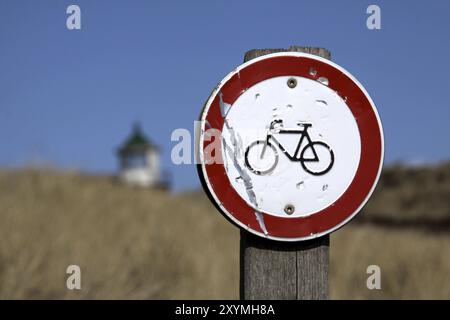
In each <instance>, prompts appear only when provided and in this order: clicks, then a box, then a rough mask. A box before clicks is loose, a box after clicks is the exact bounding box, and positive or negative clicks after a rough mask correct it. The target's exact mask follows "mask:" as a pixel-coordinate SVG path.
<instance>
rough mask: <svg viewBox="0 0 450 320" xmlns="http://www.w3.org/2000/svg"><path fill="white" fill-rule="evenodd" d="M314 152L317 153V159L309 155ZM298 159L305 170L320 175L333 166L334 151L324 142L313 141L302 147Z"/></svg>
mask: <svg viewBox="0 0 450 320" xmlns="http://www.w3.org/2000/svg"><path fill="white" fill-rule="evenodd" d="M314 153H315V154H316V155H317V159H314V160H313V159H312V157H311V155H312V154H314ZM308 155H309V156H308ZM300 159H301V160H300V162H301V164H302V167H303V169H304V170H305V171H306V172H308V173H310V174H312V175H314V176H321V175H323V174H325V173H327V172H328V171H330V170H331V168H332V167H333V164H334V153H333V150H331V148H330V146H329V145H327V144H326V143H325V142H322V141H314V142H311V143H309V144H308V145H306V146H305V147H304V148H303V150H302V152H301V154H300Z"/></svg>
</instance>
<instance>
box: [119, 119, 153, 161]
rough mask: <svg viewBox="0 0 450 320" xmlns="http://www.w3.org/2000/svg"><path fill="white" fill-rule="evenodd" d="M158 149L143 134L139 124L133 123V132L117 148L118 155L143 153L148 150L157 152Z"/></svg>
mask: <svg viewBox="0 0 450 320" xmlns="http://www.w3.org/2000/svg"><path fill="white" fill-rule="evenodd" d="M158 149H159V148H158V147H157V146H156V145H155V144H154V143H153V142H152V141H151V140H150V139H149V138H148V137H146V136H145V134H144V133H143V131H142V129H141V126H140V125H139V123H135V124H134V126H133V131H132V132H131V134H130V136H129V137H128V138H127V139H126V140H125V142H124V143H123V144H122V146H121V147H120V148H119V154H120V155H127V154H135V153H143V152H146V151H149V150H158Z"/></svg>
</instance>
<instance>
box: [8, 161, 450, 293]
mask: <svg viewBox="0 0 450 320" xmlns="http://www.w3.org/2000/svg"><path fill="white" fill-rule="evenodd" d="M375 201H377V200H375ZM0 221H1V223H0V237H1V240H2V241H1V243H0V298H3V299H17V298H26V299H27V298H34V299H36V298H50V299H80V298H83V299H92V298H97V299H119V298H121V299H160V298H169V299H178V298H189V299H200V298H204V299H219V298H221V299H228V298H229V299H233V298H238V280H239V279H238V277H239V274H238V263H239V261H238V259H239V257H238V249H239V243H238V242H239V232H238V230H237V229H236V228H234V227H233V226H231V225H230V224H229V223H228V222H227V221H225V219H223V218H222V217H221V216H220V215H219V214H218V213H217V212H216V211H215V209H213V207H212V206H211V204H210V203H209V201H208V199H206V197H205V196H204V195H203V194H202V193H198V192H192V193H186V194H181V195H171V194H169V193H167V192H164V191H158V190H148V189H136V188H132V187H128V186H124V185H120V184H117V183H115V182H114V181H113V180H112V179H110V178H105V177H93V176H87V175H83V174H80V173H76V172H72V173H70V172H69V173H68V172H58V171H56V170H42V169H40V170H34V169H26V170H18V171H0ZM448 246H450V236H449V235H448V233H445V232H442V233H439V234H438V235H434V234H431V233H427V232H419V231H413V230H409V231H407V230H406V231H400V230H397V229H395V230H394V229H392V230H387V229H383V228H380V227H375V226H371V225H364V226H360V225H358V224H357V223H352V224H351V225H350V226H347V227H345V228H343V229H342V230H340V231H338V232H336V233H335V234H334V235H333V236H332V249H331V294H332V298H337V299H340V298H356V299H358V298H359V299H360V298H450V279H449V275H450V255H449V254H448V253H447V252H446V248H447V247H448ZM70 264H77V265H79V266H80V267H81V270H82V290H79V291H69V290H67V289H66V286H65V281H66V277H67V275H66V273H65V271H66V268H67V266H68V265H70ZM370 264H377V265H379V266H380V267H381V268H382V290H380V291H370V290H368V289H367V288H366V285H365V283H366V278H367V274H366V268H367V266H368V265H370Z"/></svg>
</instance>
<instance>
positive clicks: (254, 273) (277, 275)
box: [240, 46, 331, 300]
mask: <svg viewBox="0 0 450 320" xmlns="http://www.w3.org/2000/svg"><path fill="white" fill-rule="evenodd" d="M284 51H296V52H307V53H311V54H315V55H318V56H321V57H323V58H326V59H331V54H330V52H329V51H328V50H326V49H324V48H311V47H298V46H292V47H290V48H289V49H254V50H250V51H248V52H247V53H246V54H245V58H244V61H249V60H251V59H254V58H257V57H259V56H262V55H265V54H269V53H274V52H284ZM329 246H330V237H329V235H326V236H323V237H321V238H318V239H314V240H308V241H302V242H296V243H288V242H277V241H272V240H267V239H263V238H261V237H257V236H255V235H253V234H251V233H249V232H247V231H244V230H242V231H241V243H240V296H241V299H250V300H253V299H289V300H307V299H328V298H329V296H328V265H329Z"/></svg>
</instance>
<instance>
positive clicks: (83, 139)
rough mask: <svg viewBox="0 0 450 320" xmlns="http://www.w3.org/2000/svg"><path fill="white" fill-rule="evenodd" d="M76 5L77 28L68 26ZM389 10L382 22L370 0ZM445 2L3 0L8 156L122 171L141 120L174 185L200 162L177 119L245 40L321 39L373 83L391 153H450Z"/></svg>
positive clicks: (17, 161)
mask: <svg viewBox="0 0 450 320" xmlns="http://www.w3.org/2000/svg"><path fill="white" fill-rule="evenodd" d="M70 4H77V5H79V6H80V7H81V19H82V29H81V30H73V31H70V30H68V29H67V28H66V18H67V14H66V8H67V6H69V5H70ZM369 4H378V5H379V6H380V7H381V19H382V29H381V30H376V31H373V30H368V29H367V28H366V19H367V16H368V15H367V14H366V8H367V6H368V5H369ZM449 13H450V2H449V1H445V0H444V1H437V0H436V1H422V0H421V1H359V0H354V1H314V0H311V1H298V0H297V1H245V2H244V1H160V2H157V1H130V0H127V1H125V0H120V1H113V0H109V1H100V0H96V1H81V0H78V1H77V0H72V1H63V0H53V1H44V0H41V1H18V0H11V1H9V0H2V1H1V2H0V143H1V145H2V148H1V152H0V167H16V166H22V165H25V164H27V163H29V162H32V161H38V162H51V163H53V164H55V165H57V166H59V167H63V168H79V169H82V170H85V171H89V172H95V173H98V172H105V173H110V172H114V171H115V170H116V168H117V161H116V158H115V153H114V152H115V148H117V146H118V145H119V144H120V143H122V141H123V140H124V138H125V137H126V136H127V135H128V134H129V131H130V129H131V125H132V123H133V122H134V121H136V120H139V121H140V122H141V124H142V126H143V128H144V130H145V131H146V132H147V134H148V135H149V136H150V137H151V139H152V140H153V141H154V142H155V143H157V144H159V145H161V147H162V150H163V155H162V157H163V162H164V165H165V167H166V168H167V169H169V170H170V171H171V172H172V175H173V179H174V186H175V189H176V190H181V189H185V188H192V187H198V186H199V183H198V178H197V174H196V170H195V168H194V166H193V165H191V166H186V165H185V166H175V165H173V164H171V162H170V150H171V148H172V146H173V145H174V143H173V142H171V141H170V135H171V132H172V130H174V129H175V128H187V129H189V130H191V131H192V130H193V121H194V120H195V119H196V118H197V117H198V115H199V112H200V109H201V107H202V105H203V103H204V101H205V100H206V98H207V97H208V95H209V93H210V91H211V90H212V89H213V87H214V86H215V84H216V83H217V82H219V81H220V80H221V79H222V78H223V76H225V75H226V74H227V73H228V72H229V71H231V70H232V69H233V68H234V67H236V66H237V65H239V64H240V63H242V59H243V55H244V53H245V52H246V51H247V50H249V49H251V48H283V47H284V48H285V47H289V46H290V45H306V46H322V47H326V48H328V49H329V50H330V51H331V52H332V56H333V61H334V62H336V63H338V64H340V65H341V66H343V67H344V68H346V69H347V70H348V71H350V72H351V73H352V74H353V75H354V76H356V77H357V78H358V79H359V80H360V82H362V84H363V85H364V86H365V87H366V89H367V90H368V91H369V93H370V95H371V96H372V98H373V99H374V101H375V103H376V105H377V107H378V110H379V113H380V116H381V119H382V122H383V126H384V130H385V140H386V161H387V163H392V162H393V161H408V162H411V161H412V162H416V161H433V162H434V161H442V160H446V159H450V142H449V140H450V124H449V120H450V106H449V103H448V100H447V97H446V95H447V94H448V93H449V92H450V81H449V80H448V75H449V74H450V63H449V61H448V57H447V53H448V52H449V49H450V45H449V40H448V34H449V32H450V19H448V15H449Z"/></svg>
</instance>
